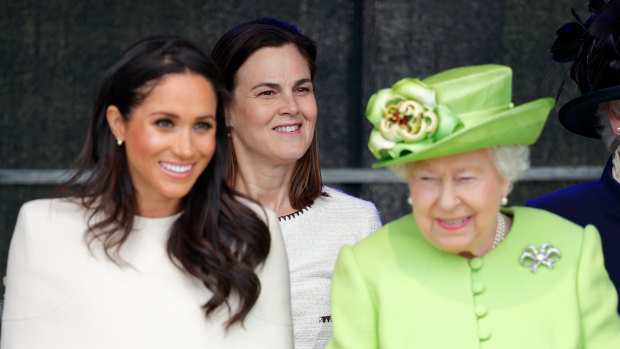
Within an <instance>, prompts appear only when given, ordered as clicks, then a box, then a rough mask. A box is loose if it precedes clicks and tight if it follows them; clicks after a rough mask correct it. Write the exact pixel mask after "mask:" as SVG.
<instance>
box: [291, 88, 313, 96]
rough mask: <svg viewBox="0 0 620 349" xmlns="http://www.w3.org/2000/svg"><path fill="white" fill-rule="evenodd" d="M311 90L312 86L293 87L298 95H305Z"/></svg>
mask: <svg viewBox="0 0 620 349" xmlns="http://www.w3.org/2000/svg"><path fill="white" fill-rule="evenodd" d="M310 92H312V86H299V87H296V88H295V93H297V94H299V95H307V94H309V93H310Z"/></svg>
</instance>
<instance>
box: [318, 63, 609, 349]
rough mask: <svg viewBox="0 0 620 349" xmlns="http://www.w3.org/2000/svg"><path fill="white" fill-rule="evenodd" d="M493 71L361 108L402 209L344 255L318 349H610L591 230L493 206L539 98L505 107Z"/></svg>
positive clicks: (459, 73)
mask: <svg viewBox="0 0 620 349" xmlns="http://www.w3.org/2000/svg"><path fill="white" fill-rule="evenodd" d="M511 83H512V72H511V70H510V68H508V67H504V66H498V65H483V66H474V67H462V68H456V69H451V70H448V71H445V72H443V73H439V74H437V75H434V76H431V77H429V78H427V79H425V80H423V81H419V80H415V79H404V80H401V81H400V82H398V83H396V84H395V85H394V86H393V88H392V89H386V90H381V91H379V92H378V93H376V94H375V95H374V96H373V97H371V100H370V102H369V107H368V109H367V117H368V118H369V120H370V121H371V122H372V123H373V125H375V129H374V130H373V131H372V132H373V133H372V134H371V137H370V143H369V146H370V148H371V151H372V152H373V154H375V156H377V157H378V158H379V159H380V160H381V162H380V163H379V165H378V166H392V169H393V170H394V171H395V172H397V173H399V174H401V175H402V176H404V177H406V178H407V179H408V181H409V187H410V192H411V199H412V207H413V212H412V214H409V215H407V216H405V217H403V218H400V219H398V220H396V221H394V222H391V223H389V224H387V225H386V226H384V227H383V228H382V229H381V230H379V231H378V232H377V233H375V234H373V235H372V236H370V237H369V238H367V239H365V240H363V241H362V242H360V243H358V244H357V245H355V246H354V247H353V248H348V247H345V248H343V249H342V251H341V253H340V255H339V257H338V262H337V265H336V270H335V272H334V279H333V282H332V316H333V321H334V336H333V338H332V341H331V342H330V344H329V346H328V348H331V349H334V348H356V349H363V348H399V349H402V348H464V349H467V348H502V349H505V348H545V349H548V348H562V349H565V348H620V318H618V315H617V314H616V311H615V309H616V303H617V297H616V293H615V290H614V287H613V285H612V284H611V281H610V280H609V277H608V275H607V273H606V271H605V268H604V266H603V257H602V251H601V243H600V238H599V236H598V232H597V231H596V228H594V227H593V226H587V227H585V228H582V227H579V226H577V225H576V224H573V223H571V222H569V221H567V220H564V219H563V218H561V217H559V216H556V215H553V214H551V213H548V212H546V211H542V210H537V209H532V208H524V207H504V208H501V207H500V206H502V205H506V204H507V199H506V196H507V195H508V192H509V190H510V188H511V186H512V183H513V182H514V180H516V179H517V178H519V177H520V176H521V175H522V174H523V173H524V172H525V170H526V169H527V165H528V155H529V152H528V149H527V147H526V145H529V144H532V143H533V142H535V140H536V139H537V138H538V136H539V134H540V132H541V131H542V128H543V126H544V123H545V120H546V118H547V114H548V112H549V110H550V109H551V108H552V106H553V101H552V100H550V99H540V100H536V101H533V102H530V103H526V104H524V105H521V106H518V107H514V106H513V105H512V103H511V102H510V99H511Z"/></svg>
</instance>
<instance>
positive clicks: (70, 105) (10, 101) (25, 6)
mask: <svg viewBox="0 0 620 349" xmlns="http://www.w3.org/2000/svg"><path fill="white" fill-rule="evenodd" d="M585 3H586V1H585V0H582V1H573V0H538V1H529V0H501V1H479V0H459V1H424V0H400V1H398V0H392V1H387V0H384V1H381V0H377V1H359V2H352V1H348V0H347V1H344V0H328V1H324V0H317V1H268V0H267V1H230V0H218V1H150V2H139V3H138V2H130V1H99V2H94V1H68V0H65V1H60V0H49V1H23V0H22V1H17V0H4V1H2V2H0V169H63V168H67V167H68V166H70V165H71V163H72V161H73V159H74V158H75V156H76V155H77V154H78V152H79V149H80V147H81V145H82V142H83V140H84V133H85V130H86V127H87V123H88V118H89V110H90V107H91V103H92V97H93V93H94V88H95V86H96V84H97V82H98V79H99V77H100V74H101V72H102V71H103V70H104V69H105V68H106V67H107V66H108V65H109V64H111V63H112V62H114V60H115V59H116V58H117V57H118V55H119V54H120V52H121V51H122V50H123V49H124V48H126V47H127V46H128V45H129V44H131V43H132V42H134V41H136V40H137V39H139V38H141V37H144V36H147V35H152V34H158V33H173V34H178V35H181V36H185V37H187V38H189V39H191V40H192V41H194V42H195V43H196V44H198V45H200V46H202V47H204V49H205V50H206V51H209V50H210V48H211V46H212V45H213V44H214V43H215V41H216V40H217V38H218V37H219V36H220V35H221V34H223V33H224V32H225V31H226V30H227V29H228V28H230V27H232V26H234V25H236V24H239V23H241V22H244V21H247V20H250V19H255V18H258V17H262V16H275V17H278V18H280V19H283V20H285V21H289V22H292V23H294V24H296V25H297V26H298V27H299V28H300V29H301V30H302V31H303V32H305V33H306V34H308V35H309V36H311V37H312V38H314V39H315V40H316V41H317V42H318V45H319V57H318V74H317V81H316V90H317V96H318V104H319V119H320V121H319V133H320V146H321V159H322V160H321V161H322V164H323V166H324V167H329V168H337V167H364V168H367V167H369V166H370V164H371V163H372V162H373V159H372V158H371V156H370V153H369V152H368V151H367V150H366V145H365V142H366V139H367V135H368V133H369V130H370V127H369V124H368V123H367V122H366V120H365V119H364V117H363V111H364V109H365V104H366V101H367V99H368V97H369V96H370V95H371V94H372V93H373V92H374V91H376V90H377V89H379V88H384V87H388V86H391V85H392V84H393V83H394V82H395V81H396V80H398V79H400V78H402V77H405V76H412V77H425V76H428V75H430V74H433V73H435V72H438V71H440V70H444V69H448V68H451V67H455V66H460V65H468V64H480V63H501V64H507V65H510V66H512V67H513V68H514V76H515V77H514V80H515V81H514V101H515V103H516V104H520V103H523V102H526V101H529V100H532V99H535V98H539V97H542V96H555V94H556V91H557V88H558V86H559V85H560V81H561V79H562V78H563V77H564V76H565V75H566V71H567V69H568V67H567V66H560V65H558V64H554V63H553V62H551V60H550V56H549V53H548V47H549V45H550V44H551V42H552V41H553V39H554V32H555V30H556V29H557V28H558V27H559V26H560V25H561V24H562V23H564V22H565V21H567V20H569V19H570V7H571V6H574V7H576V9H577V10H578V11H579V12H580V13H581V14H582V17H583V18H587V13H586V10H587V9H586V5H585ZM567 85H568V88H567V89H566V93H565V94H564V96H563V98H562V99H561V100H560V102H561V103H562V102H564V101H566V100H567V97H568V96H570V95H574V94H575V93H576V92H575V89H574V88H572V86H570V84H567ZM555 110H557V108H556V109H555ZM555 110H554V112H553V114H552V116H551V118H550V120H549V122H548V123H547V125H546V127H545V130H544V132H543V136H542V138H541V140H540V141H539V143H538V144H537V145H535V146H534V147H533V152H532V163H533V165H534V166H543V165H554V166H559V165H602V164H603V162H604V161H605V158H606V154H605V150H604V148H603V146H602V145H601V144H599V142H597V141H593V140H587V139H583V138H580V137H578V136H575V135H573V134H570V133H569V132H567V131H564V129H562V128H561V126H560V125H559V123H558V122H557V120H556V114H555ZM568 184H572V183H568V182H538V183H532V182H528V183H523V184H518V185H517V186H516V188H515V190H514V193H513V194H512V195H511V202H512V203H517V204H519V203H523V202H524V201H525V199H527V198H528V197H534V196H539V195H542V194H544V193H547V192H549V191H551V190H555V189H558V188H561V187H563V186H566V185H568ZM340 187H341V188H343V189H345V190H347V191H349V192H351V193H353V194H356V195H360V196H362V197H364V198H366V199H369V200H372V201H375V202H376V203H377V205H378V207H379V209H380V211H381V214H382V217H383V220H384V221H389V220H391V219H394V218H396V217H398V216H400V215H402V214H404V213H406V212H408V210H409V209H410V208H409V207H408V206H407V205H406V203H405V202H406V201H405V197H406V196H407V188H406V186H405V185H404V184H373V185H347V186H340ZM52 190H53V188H51V187H46V186H17V185H11V186H9V185H0V275H3V274H4V270H5V267H6V264H5V263H6V254H7V250H8V245H9V241H10V238H11V234H12V230H13V226H14V224H15V219H16V215H17V211H18V209H19V206H20V205H21V204H22V203H23V202H25V201H27V200H31V199H35V198H41V197H46V196H49V195H50V193H51V192H52ZM2 292H3V289H0V294H1V293H2Z"/></svg>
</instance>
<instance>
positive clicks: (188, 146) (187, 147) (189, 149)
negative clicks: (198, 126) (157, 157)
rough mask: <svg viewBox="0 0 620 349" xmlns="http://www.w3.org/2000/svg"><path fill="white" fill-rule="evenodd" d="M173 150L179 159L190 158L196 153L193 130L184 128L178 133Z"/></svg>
mask: <svg viewBox="0 0 620 349" xmlns="http://www.w3.org/2000/svg"><path fill="white" fill-rule="evenodd" d="M173 152H174V154H175V155H176V156H178V157H179V159H189V158H191V157H192V155H193V154H194V143H193V140H192V132H191V130H183V131H181V132H179V134H178V135H177V137H176V139H175V141H174V146H173Z"/></svg>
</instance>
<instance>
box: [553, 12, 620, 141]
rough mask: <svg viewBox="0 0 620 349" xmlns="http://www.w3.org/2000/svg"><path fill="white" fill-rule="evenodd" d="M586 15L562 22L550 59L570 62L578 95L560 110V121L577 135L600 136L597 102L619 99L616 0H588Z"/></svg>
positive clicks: (619, 16) (619, 37)
mask: <svg viewBox="0 0 620 349" xmlns="http://www.w3.org/2000/svg"><path fill="white" fill-rule="evenodd" d="M588 8H589V10H590V15H591V16H590V18H588V20H587V21H586V22H585V23H583V22H582V21H581V19H580V18H579V16H578V15H577V14H576V13H575V10H574V9H573V10H572V13H573V17H574V18H575V21H574V22H569V23H566V24H564V25H563V26H562V27H560V29H558V31H557V32H556V34H557V39H556V40H555V42H554V43H553V46H552V47H551V53H552V54H553V60H554V61H556V62H573V66H572V67H571V70H570V76H571V78H572V79H573V80H575V82H576V83H577V86H579V90H580V91H581V93H582V95H581V96H579V97H577V98H575V99H573V100H571V101H569V102H568V103H566V104H565V105H564V106H562V108H561V109H560V112H559V114H558V116H559V118H560V122H561V123H562V125H563V126H564V127H565V128H566V129H568V130H569V131H571V132H573V133H576V134H578V135H582V136H586V137H590V138H600V137H601V136H600V131H599V130H598V126H597V122H596V120H595V117H594V116H595V114H596V110H597V108H598V105H599V103H601V102H606V101H610V100H615V99H620V47H619V44H620V42H619V41H620V0H610V1H608V2H607V1H604V0H590V3H589V5H588Z"/></svg>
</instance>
